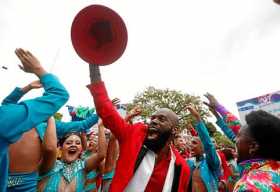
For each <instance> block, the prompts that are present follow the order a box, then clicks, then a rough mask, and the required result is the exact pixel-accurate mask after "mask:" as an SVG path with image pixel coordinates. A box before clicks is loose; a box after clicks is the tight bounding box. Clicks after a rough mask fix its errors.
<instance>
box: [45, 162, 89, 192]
mask: <svg viewBox="0 0 280 192" xmlns="http://www.w3.org/2000/svg"><path fill="white" fill-rule="evenodd" d="M84 168H85V161H84V160H80V159H78V160H76V161H74V162H73V163H71V164H68V163H64V162H63V161H60V160H57V161H56V163H55V166H54V168H53V169H52V170H51V171H50V172H48V173H47V174H45V175H44V176H41V179H44V178H46V177H48V180H47V183H46V185H45V188H44V190H43V191H44V192H52V191H58V189H59V186H60V182H61V178H62V177H63V179H64V181H65V182H66V183H67V184H70V183H71V182H72V181H73V180H76V191H77V192H82V191H83V188H84V183H85V173H84Z"/></svg>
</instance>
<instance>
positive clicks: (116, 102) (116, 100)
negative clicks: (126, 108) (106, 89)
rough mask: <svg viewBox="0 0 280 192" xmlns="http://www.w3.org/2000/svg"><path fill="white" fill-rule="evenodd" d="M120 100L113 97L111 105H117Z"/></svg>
mask: <svg viewBox="0 0 280 192" xmlns="http://www.w3.org/2000/svg"><path fill="white" fill-rule="evenodd" d="M120 102H121V100H120V99H119V98H114V99H113V100H112V103H113V105H115V106H117V105H118V104H120Z"/></svg>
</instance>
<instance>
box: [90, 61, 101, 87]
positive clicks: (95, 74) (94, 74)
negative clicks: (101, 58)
mask: <svg viewBox="0 0 280 192" xmlns="http://www.w3.org/2000/svg"><path fill="white" fill-rule="evenodd" d="M89 75H90V81H91V83H97V82H100V81H101V74H100V70H99V66H98V65H95V64H89Z"/></svg>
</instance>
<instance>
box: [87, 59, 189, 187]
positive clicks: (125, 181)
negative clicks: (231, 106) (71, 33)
mask: <svg viewBox="0 0 280 192" xmlns="http://www.w3.org/2000/svg"><path fill="white" fill-rule="evenodd" d="M89 66H90V77H91V83H92V84H91V85H89V86H88V88H89V89H90V91H91V94H92V95H93V98H94V103H95V106H96V111H97V113H98V115H99V116H100V117H101V118H102V120H103V122H104V125H105V127H107V128H108V129H110V130H111V131H112V132H113V134H114V135H115V136H116V138H117V139H118V141H119V145H120V155H119V159H118V162H117V167H116V172H115V176H114V178H113V181H112V184H111V187H110V191H113V192H114V191H133V192H138V191H139V192H140V191H141V192H142V191H146V192H149V191H180V192H181V191H187V189H188V184H189V179H190V169H189V167H188V166H187V164H186V163H185V160H184V159H183V158H182V157H181V156H180V155H179V153H178V152H177V151H176V150H174V149H173V147H172V146H171V141H172V138H173V134H174V130H175V128H176V127H177V124H178V117H177V115H176V114H175V113H174V112H173V111H171V110H170V109H166V108H163V109H159V110H158V111H157V112H155V113H154V114H153V115H152V116H151V122H150V123H149V124H148V125H146V124H143V123H136V124H133V125H131V124H128V123H127V122H126V121H125V120H124V119H123V118H121V116H120V115H119V114H118V112H117V111H116V110H115V108H114V106H113V104H112V102H111V100H110V99H109V97H108V95H107V92H106V88H105V86H104V83H103V82H102V80H101V76H100V71H99V67H98V66H97V65H91V64H90V65H89Z"/></svg>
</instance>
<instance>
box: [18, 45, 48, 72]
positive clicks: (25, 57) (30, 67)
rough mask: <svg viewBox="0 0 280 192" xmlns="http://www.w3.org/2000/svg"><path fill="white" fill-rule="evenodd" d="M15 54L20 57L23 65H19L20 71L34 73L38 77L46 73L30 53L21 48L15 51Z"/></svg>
mask: <svg viewBox="0 0 280 192" xmlns="http://www.w3.org/2000/svg"><path fill="white" fill-rule="evenodd" d="M15 54H16V55H17V56H18V58H19V60H20V61H21V63H22V65H19V67H20V69H21V70H23V71H24V72H26V73H33V74H35V75H37V76H38V77H41V76H42V75H44V74H45V73H46V71H45V69H44V68H43V67H42V66H41V64H40V62H39V60H38V59H37V58H36V57H35V56H33V55H32V53H30V52H29V51H25V50H23V49H21V48H19V49H16V50H15Z"/></svg>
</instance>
